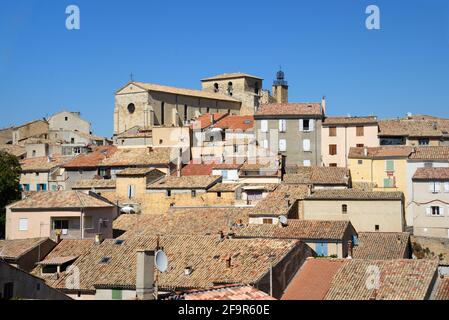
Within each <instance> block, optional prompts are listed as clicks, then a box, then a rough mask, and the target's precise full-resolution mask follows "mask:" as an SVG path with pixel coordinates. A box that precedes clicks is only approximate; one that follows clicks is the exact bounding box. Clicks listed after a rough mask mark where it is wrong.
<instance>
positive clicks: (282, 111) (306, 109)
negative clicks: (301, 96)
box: [256, 102, 323, 118]
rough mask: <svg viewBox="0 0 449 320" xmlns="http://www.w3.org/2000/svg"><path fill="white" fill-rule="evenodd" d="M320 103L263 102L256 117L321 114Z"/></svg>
mask: <svg viewBox="0 0 449 320" xmlns="http://www.w3.org/2000/svg"><path fill="white" fill-rule="evenodd" d="M322 115H323V111H322V108H321V103H316V102H312V103H284V104H263V105H261V106H260V107H259V110H258V111H257V113H256V118H260V117H263V116H315V117H318V116H322Z"/></svg>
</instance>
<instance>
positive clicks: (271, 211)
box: [250, 184, 309, 216]
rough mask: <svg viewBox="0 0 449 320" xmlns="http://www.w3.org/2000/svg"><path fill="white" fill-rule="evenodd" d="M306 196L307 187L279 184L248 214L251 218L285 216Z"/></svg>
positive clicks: (307, 192)
mask: <svg viewBox="0 0 449 320" xmlns="http://www.w3.org/2000/svg"><path fill="white" fill-rule="evenodd" d="M308 194H309V188H308V187H307V186H304V185H299V186H293V185H285V184H281V185H279V186H278V188H277V189H276V190H275V191H274V192H272V193H270V194H269V195H268V196H267V197H266V198H265V199H263V200H261V201H260V202H258V203H257V205H256V207H255V208H253V209H252V210H251V213H250V214H251V215H253V216H263V215H276V216H280V215H285V214H286V213H288V211H289V210H290V208H291V207H292V206H293V204H294V203H295V202H296V201H297V200H302V199H304V198H306V197H307V195H308Z"/></svg>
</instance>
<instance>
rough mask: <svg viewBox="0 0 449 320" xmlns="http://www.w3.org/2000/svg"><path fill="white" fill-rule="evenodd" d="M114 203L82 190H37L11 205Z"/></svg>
mask: <svg viewBox="0 0 449 320" xmlns="http://www.w3.org/2000/svg"><path fill="white" fill-rule="evenodd" d="M112 206H113V205H112V204H110V203H108V202H105V201H102V200H99V199H97V198H94V197H92V196H90V195H88V194H85V193H83V192H80V191H57V192H51V191H45V192H44V191H43V192H36V193H34V194H33V195H30V196H29V197H27V198H25V199H24V200H21V201H18V202H15V203H13V204H12V205H11V210H13V211H14V210H18V209H59V208H73V209H80V208H107V207H112Z"/></svg>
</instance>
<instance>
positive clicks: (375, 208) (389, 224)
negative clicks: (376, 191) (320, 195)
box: [303, 200, 405, 232]
mask: <svg viewBox="0 0 449 320" xmlns="http://www.w3.org/2000/svg"><path fill="white" fill-rule="evenodd" d="M303 204H304V213H303V217H304V219H306V220H349V221H351V223H352V225H353V226H354V228H355V230H357V232H374V231H376V229H375V226H376V225H378V226H379V230H378V231H380V232H402V231H404V223H405V221H404V213H403V205H402V201H355V200H347V201H344V200H304V202H303ZM344 204H346V205H347V206H348V213H347V214H343V213H342V205H344Z"/></svg>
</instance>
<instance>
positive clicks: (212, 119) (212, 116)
mask: <svg viewBox="0 0 449 320" xmlns="http://www.w3.org/2000/svg"><path fill="white" fill-rule="evenodd" d="M209 117H210V124H211V125H213V124H214V114H213V113H211V114H210V115H209Z"/></svg>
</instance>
